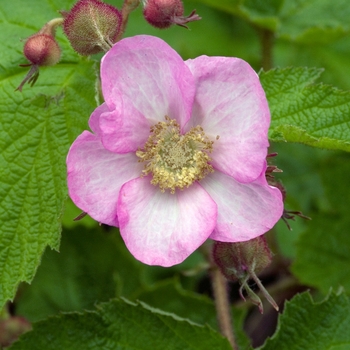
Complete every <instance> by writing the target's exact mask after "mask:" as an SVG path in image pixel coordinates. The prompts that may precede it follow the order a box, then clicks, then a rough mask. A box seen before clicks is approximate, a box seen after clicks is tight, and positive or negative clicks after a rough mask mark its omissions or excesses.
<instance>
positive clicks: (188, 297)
mask: <svg viewBox="0 0 350 350" xmlns="http://www.w3.org/2000/svg"><path fill="white" fill-rule="evenodd" d="M136 299H137V300H141V301H143V302H145V303H147V304H148V305H150V306H152V307H156V308H159V309H161V310H164V311H166V312H170V313H173V314H175V315H177V316H180V317H182V318H185V319H188V320H191V321H193V322H196V323H199V324H202V325H204V324H208V325H209V326H211V327H212V328H213V329H217V330H219V329H218V322H217V315H216V310H215V305H214V302H213V300H211V299H209V298H208V297H207V296H204V295H200V294H198V293H194V292H191V291H188V290H185V289H183V288H182V287H181V285H180V283H179V282H178V279H170V280H164V281H162V282H159V283H158V284H155V285H153V286H152V287H148V288H145V289H144V290H143V291H142V292H141V293H139V294H138V295H137V296H136ZM245 316H246V311H245V310H242V309H241V310H239V309H236V308H232V312H231V317H232V319H233V327H234V331H235V336H236V340H237V343H238V346H239V347H240V348H242V349H246V348H248V347H249V340H248V338H247V336H246V334H245V333H244V332H243V323H244V319H245Z"/></svg>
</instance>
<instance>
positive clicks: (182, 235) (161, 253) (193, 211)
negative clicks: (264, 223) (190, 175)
mask: <svg viewBox="0 0 350 350" xmlns="http://www.w3.org/2000/svg"><path fill="white" fill-rule="evenodd" d="M118 217H119V226H120V233H121V235H122V237H123V239H124V241H125V244H126V246H127V247H128V249H129V250H130V252H131V253H132V254H133V255H134V257H135V258H136V259H138V260H140V261H142V262H143V263H145V264H149V265H161V266H172V265H175V264H179V263H181V262H182V261H183V260H184V259H186V258H187V257H188V256H189V255H190V254H191V253H192V252H193V251H194V250H196V249H197V248H198V247H199V246H200V245H201V244H202V243H203V242H204V241H205V240H206V239H207V238H208V236H209V235H210V234H211V232H212V231H213V229H214V227H215V224H216V217H217V207H216V204H215V202H214V201H213V200H212V199H211V198H210V196H209V195H208V193H207V192H206V191H205V190H204V189H203V188H202V187H201V186H200V185H199V184H198V183H194V184H193V185H192V186H191V187H189V188H188V189H185V190H184V191H176V193H175V194H170V193H169V192H165V193H162V192H161V191H160V190H159V188H158V187H155V186H153V185H151V184H150V178H149V177H146V178H138V179H135V180H132V181H129V182H128V183H126V184H125V185H124V186H123V187H122V189H121V191H120V195H119V199H118Z"/></svg>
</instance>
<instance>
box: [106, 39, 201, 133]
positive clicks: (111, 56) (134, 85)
mask: <svg viewBox="0 0 350 350" xmlns="http://www.w3.org/2000/svg"><path fill="white" fill-rule="evenodd" d="M101 78H102V91H103V96H104V98H105V101H106V103H107V105H108V107H109V109H110V110H111V111H112V110H114V109H116V108H120V106H121V105H122V106H123V108H124V109H125V113H124V109H123V110H120V111H118V112H119V115H121V116H122V117H123V118H134V117H135V116H134V113H130V112H133V111H134V110H136V111H138V112H139V113H140V114H141V115H143V116H144V117H145V118H146V119H147V120H148V121H149V122H150V123H151V124H155V123H157V122H159V121H164V117H165V116H166V115H167V116H169V117H170V118H171V119H176V120H177V121H178V122H179V124H180V125H181V126H183V125H184V124H185V123H186V122H187V121H188V119H189V118H190V115H191V109H192V103H193V97H194V93H195V88H194V81H193V76H192V74H191V72H190V70H189V69H188V67H187V66H186V64H185V63H184V61H183V60H182V58H181V57H180V56H179V55H178V53H177V52H176V51H175V50H173V49H172V48H171V47H170V46H169V45H168V44H166V43H165V42H164V41H163V40H161V39H159V38H156V37H152V36H147V35H140V36H134V37H131V38H125V39H123V40H121V41H119V42H117V43H116V44H115V45H114V46H113V47H112V49H111V50H109V51H108V52H107V54H106V55H105V56H104V57H103V59H102V63H101ZM120 96H122V99H123V101H122V103H118V104H117V103H116V98H120ZM129 113H130V114H129Z"/></svg>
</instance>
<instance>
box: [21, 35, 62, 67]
mask: <svg viewBox="0 0 350 350" xmlns="http://www.w3.org/2000/svg"><path fill="white" fill-rule="evenodd" d="M23 53H24V56H26V58H27V60H28V61H29V62H30V63H31V64H33V65H34V64H36V65H38V66H52V65H54V64H56V63H58V61H59V60H60V56H61V50H60V47H59V46H58V44H57V42H56V40H55V38H54V37H53V36H52V35H48V34H35V35H32V36H31V37H29V38H28V39H27V41H26V43H25V44H24V49H23Z"/></svg>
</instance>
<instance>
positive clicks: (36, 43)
mask: <svg viewBox="0 0 350 350" xmlns="http://www.w3.org/2000/svg"><path fill="white" fill-rule="evenodd" d="M60 24H62V19H60V18H56V19H53V20H52V21H50V22H48V23H46V24H45V25H44V26H43V27H42V28H41V29H40V30H39V32H38V33H36V34H34V35H32V36H30V37H29V38H28V39H27V40H26V42H25V44H24V48H23V54H24V56H25V57H26V58H27V60H28V61H29V62H30V63H28V64H21V65H20V66H22V67H28V66H31V69H30V70H29V72H28V74H27V75H26V77H25V78H24V79H23V81H22V82H21V84H20V85H19V86H18V88H17V89H16V90H19V91H22V87H23V85H24V84H25V83H26V82H28V83H30V84H31V86H33V85H34V84H35V82H36V81H37V79H38V77H39V67H41V66H53V65H55V64H56V63H58V61H59V60H60V57H61V49H60V47H59V46H58V43H57V41H56V40H55V30H56V27H57V26H58V25H60Z"/></svg>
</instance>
